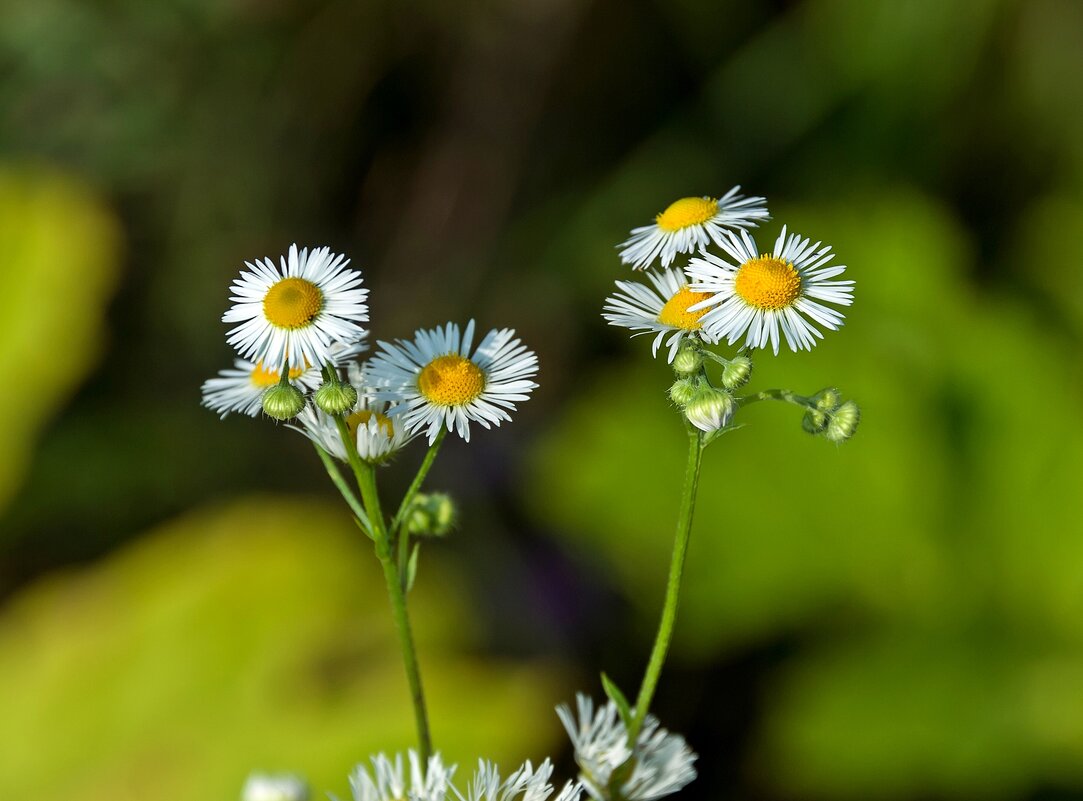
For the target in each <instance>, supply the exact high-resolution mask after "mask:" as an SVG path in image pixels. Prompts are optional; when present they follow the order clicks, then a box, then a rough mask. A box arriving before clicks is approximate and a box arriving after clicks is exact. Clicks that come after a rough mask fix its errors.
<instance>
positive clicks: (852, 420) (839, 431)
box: [824, 401, 861, 442]
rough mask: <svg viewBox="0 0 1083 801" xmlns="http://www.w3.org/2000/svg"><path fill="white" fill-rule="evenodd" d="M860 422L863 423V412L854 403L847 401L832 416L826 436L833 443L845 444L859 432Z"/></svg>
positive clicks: (825, 432)
mask: <svg viewBox="0 0 1083 801" xmlns="http://www.w3.org/2000/svg"><path fill="white" fill-rule="evenodd" d="M859 422H861V410H860V409H859V408H858V407H857V404H856V403H854V402H853V401H846V403H844V404H842V406H840V407H839V408H838V409H836V410H835V411H834V413H833V414H832V415H831V420H830V422H828V424H827V430H825V431H824V436H825V437H827V438H828V439H829V440H831V441H832V442H845V441H846V440H848V439H849V438H850V437H852V436H853V435H854V432H855V431H857V424H858V423H859Z"/></svg>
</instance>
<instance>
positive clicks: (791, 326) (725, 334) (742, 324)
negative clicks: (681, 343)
mask: <svg viewBox="0 0 1083 801" xmlns="http://www.w3.org/2000/svg"><path fill="white" fill-rule="evenodd" d="M719 245H720V246H721V248H722V249H723V250H724V251H725V252H726V255H727V256H729V257H730V258H731V259H732V260H733V263H730V262H729V261H727V260H726V259H724V258H722V257H721V256H715V255H713V254H711V253H706V252H704V253H701V254H700V255H699V256H697V257H696V258H694V259H692V260H691V261H690V262H689V263H688V267H687V268H686V270H685V272H687V273H688V277H689V279H690V281H691V289H692V291H693V292H706V293H708V294H710V295H711V297H710V298H708V299H707V300H705V301H702V302H700V303H697V304H696V305H695V306H692V307H691V309H689V311H700V310H706V309H709V310H710V311H707V313H706V314H705V315H704V316H703V317H702V318H701V319H700V322H701V323H702V324H703V327H704V329H705V330H706V331H708V332H709V333H710V335H711V336H713V337H715V338H716V339H717V340H722V339H725V340H727V342H728V343H729V344H731V345H732V344H733V343H734V342H736V341H737V340H738V339H740V338H741V337H742V336H744V337H745V345H747V346H748V347H750V348H763V347H766V345H767V343H768V341H770V342H771V347H772V348H773V349H774V352H775V353H776V354H777V353H778V343H779V334H778V332H779V329H780V328H781V329H782V333H783V334H784V335H785V337H786V344H787V345H789V346H790V350H793V351H796V350H798V349H803V350H812V346H813V345H815V344H816V339H823V334H822V333H820V330H819V329H818V328H816V326H815V325H813V323H819V324H820V325H822V326H823V327H824V328H830V329H831V330H835V329H837V328H838V327H839V326H841V325H842V321H843V315H842V313H841V312H838V311H835V310H834V309H831V308H828V307H827V306H824V305H823V303H820V302H819V301H825V302H827V303H834V304H836V305H838V306H849V305H850V304H851V303H853V292H854V290H853V284H854V282H853V281H832V280H830V279H832V278H835V277H836V276H839V275H842V273H843V272H844V271H845V270H846V268H845V267H843V266H834V267H826V266H824V265H826V264H827V263H828V262H829V261H831V259H832V258H833V255H832V253H831V248H830V247H822V248H821V247H820V243H819V242H816V243H814V244H810V243H809V240H808V239H807V238H802V237H801V236H800V235H798V234H790V235H789V236H787V235H786V226H782V233H780V234H779V235H778V239H776V240H775V249H774V251H773V252H771V253H763V254H760V255H757V252H758V251H757V250H756V242H755V240H753V239H752V237H750V236H749V235H748V233H747V232H745V231H742V232H741V233H740V236H737V235H735V234H729V233H727V234H726V236H725V238H724V239H723V240H722V241H721V242H719ZM802 315H803V316H802ZM806 317H807V318H809V319H807V320H806V319H805V318H806ZM809 320H811V321H812V322H809Z"/></svg>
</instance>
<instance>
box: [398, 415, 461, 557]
mask: <svg viewBox="0 0 1083 801" xmlns="http://www.w3.org/2000/svg"><path fill="white" fill-rule="evenodd" d="M445 436H447V428H441V429H440V433H439V434H437V435H436V439H435V440H433V443H432V445H430V446H429V450H428V452H427V453H426V454H425V458H424V459H423V460H422V462H421V467H419V468H418V469H417V475H416V476H414V480H413V481H412V482H411V483H410V486H409V488H408V489H407V490H406V494H405V495H403V496H402V503H400V504H399V510H398V511H397V512H395V519H394V520H392V521H391V535H392V536H394V535H395V534H397V533H398V530H399V527H400V526H401V525H402V523H403V520H405V518H406V513H407V512H409V511H410V504H411V503H412V502H413V500H414V496H415V495H417V493H418V491H419V490H420V489H421V485H422V484H424V483H425V478H426V476H428V475H429V468H431V467H432V463H433V462H435V461H436V454H437V452H438V451H439V450H440V445H441V444H442V443H443V441H444V437H445Z"/></svg>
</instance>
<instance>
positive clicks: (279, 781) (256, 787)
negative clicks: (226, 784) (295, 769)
mask: <svg viewBox="0 0 1083 801" xmlns="http://www.w3.org/2000/svg"><path fill="white" fill-rule="evenodd" d="M241 801H308V785H307V784H305V782H304V780H302V779H300V778H299V777H297V776H293V775H291V774H283V775H280V776H271V775H268V774H265V773H253V774H252V775H251V776H249V777H248V781H246V782H245V783H244V789H242V790H241Z"/></svg>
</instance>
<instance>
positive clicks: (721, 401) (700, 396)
mask: <svg viewBox="0 0 1083 801" xmlns="http://www.w3.org/2000/svg"><path fill="white" fill-rule="evenodd" d="M735 409H736V404H734V402H733V396H732V395H730V394H729V393H728V392H724V391H722V390H720V389H714V388H713V387H704V388H701V389H700V390H699V391H698V392H697V393H696V395H695V397H694V398H692V400H691V401H690V402H689V403H688V405H687V406H685V408H684V415H685V417H687V418H688V422H690V423H691V424H692V425H694V426H695V427H696V428H698V429H699V430H700V431H706V432H708V433H710V432H711V431H717V430H718V429H720V428H723V427H725V425H726V424H727V423H728V422H729V421H730V418H731V417H733V412H734V411H735Z"/></svg>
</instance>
